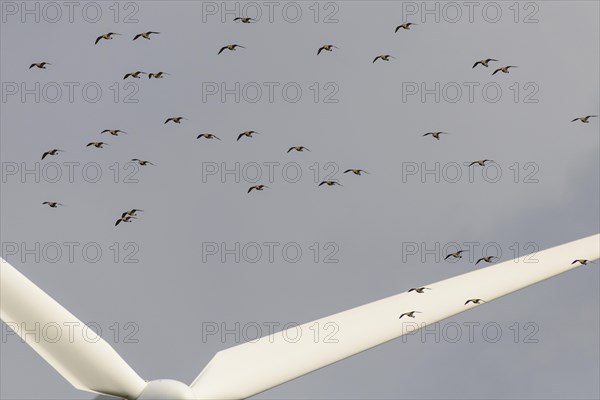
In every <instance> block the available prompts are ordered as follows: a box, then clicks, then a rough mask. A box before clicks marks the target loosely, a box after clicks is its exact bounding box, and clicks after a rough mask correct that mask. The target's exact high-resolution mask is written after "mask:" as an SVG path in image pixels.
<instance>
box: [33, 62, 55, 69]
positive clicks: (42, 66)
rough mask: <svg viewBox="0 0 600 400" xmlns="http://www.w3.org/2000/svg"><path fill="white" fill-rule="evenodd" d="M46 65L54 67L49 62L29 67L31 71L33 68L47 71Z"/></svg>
mask: <svg viewBox="0 0 600 400" xmlns="http://www.w3.org/2000/svg"><path fill="white" fill-rule="evenodd" d="M46 65H52V64H50V63H49V62H46V61H44V62H41V63H33V64H31V65H30V66H29V69H31V68H33V67H36V68H39V69H46Z"/></svg>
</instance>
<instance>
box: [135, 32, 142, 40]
mask: <svg viewBox="0 0 600 400" xmlns="http://www.w3.org/2000/svg"><path fill="white" fill-rule="evenodd" d="M141 36H142V34H141V33H138V34H137V35H135V36H134V37H133V40H135V39H137V38H139V37H141Z"/></svg>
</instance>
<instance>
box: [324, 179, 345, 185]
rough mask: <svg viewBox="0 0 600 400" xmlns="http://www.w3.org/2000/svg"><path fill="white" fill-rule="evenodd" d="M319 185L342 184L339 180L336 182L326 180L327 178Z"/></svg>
mask: <svg viewBox="0 0 600 400" xmlns="http://www.w3.org/2000/svg"><path fill="white" fill-rule="evenodd" d="M321 185H327V186H333V185H338V186H342V184H341V183H339V182H337V181H328V180H325V181H323V182H321V183H319V186H321Z"/></svg>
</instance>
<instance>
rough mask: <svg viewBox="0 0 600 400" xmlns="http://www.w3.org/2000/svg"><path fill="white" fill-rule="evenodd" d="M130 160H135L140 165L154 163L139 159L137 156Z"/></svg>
mask: <svg viewBox="0 0 600 400" xmlns="http://www.w3.org/2000/svg"><path fill="white" fill-rule="evenodd" d="M131 161H136V162H137V163H138V164H140V165H142V166H144V165H154V164H152V163H151V162H150V161H146V160H140V159H139V158H132V159H131Z"/></svg>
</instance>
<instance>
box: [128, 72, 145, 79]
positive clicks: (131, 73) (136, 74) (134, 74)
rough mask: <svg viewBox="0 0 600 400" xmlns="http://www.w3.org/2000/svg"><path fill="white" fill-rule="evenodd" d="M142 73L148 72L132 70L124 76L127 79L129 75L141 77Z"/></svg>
mask: <svg viewBox="0 0 600 400" xmlns="http://www.w3.org/2000/svg"><path fill="white" fill-rule="evenodd" d="M140 74H146V72H142V71H134V72H130V73H128V74H125V76H124V77H123V79H127V78H129V77H132V78H137V79H140Z"/></svg>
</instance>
